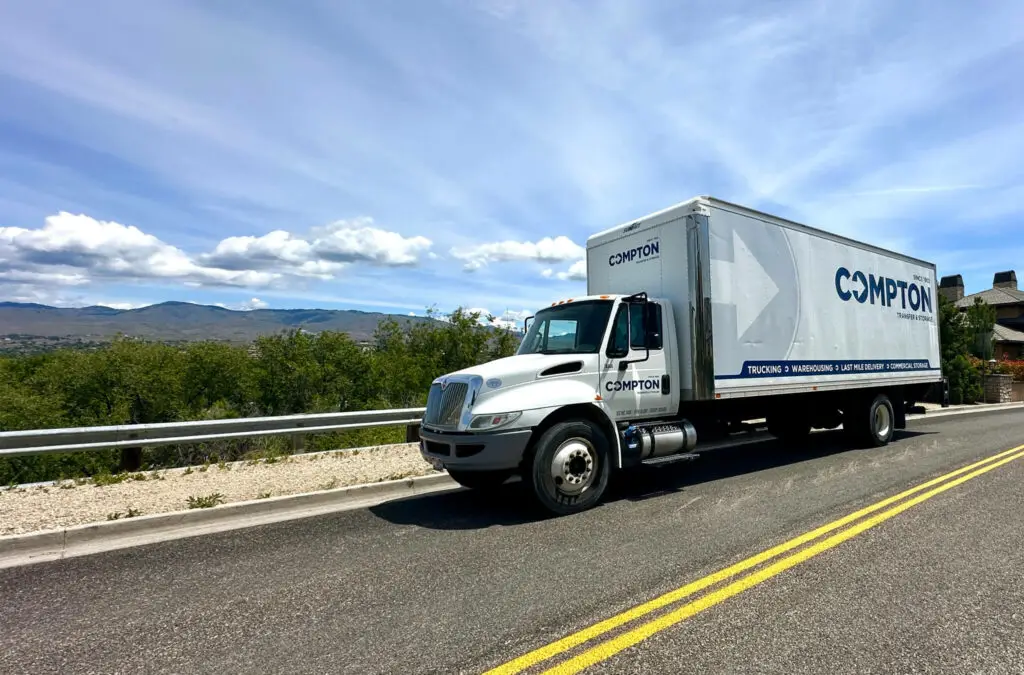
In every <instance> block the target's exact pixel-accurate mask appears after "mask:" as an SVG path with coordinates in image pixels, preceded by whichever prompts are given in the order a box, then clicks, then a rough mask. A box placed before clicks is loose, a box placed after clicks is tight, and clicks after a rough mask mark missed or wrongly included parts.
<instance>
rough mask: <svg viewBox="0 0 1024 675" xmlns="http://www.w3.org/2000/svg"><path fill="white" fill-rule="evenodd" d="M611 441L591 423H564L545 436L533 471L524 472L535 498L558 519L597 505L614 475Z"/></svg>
mask: <svg viewBox="0 0 1024 675" xmlns="http://www.w3.org/2000/svg"><path fill="white" fill-rule="evenodd" d="M610 457H611V453H610V452H609V443H608V438H607V437H606V436H605V433H604V431H603V430H602V429H601V427H600V426H598V425H597V424H595V423H594V422H591V421H590V420H586V419H581V420H571V421H567V422H560V423H558V424H556V425H554V426H553V427H551V428H550V429H548V430H547V431H545V432H544V433H543V435H541V437H540V439H539V440H538V441H537V444H536V446H535V447H534V452H533V458H532V461H531V463H530V467H529V469H528V470H527V471H524V472H523V474H524V475H523V478H524V479H526V480H527V482H528V483H529V484H530V487H531V488H532V489H533V493H534V496H535V497H536V498H537V501H538V502H539V503H540V505H541V506H542V507H543V508H545V509H546V510H548V511H550V512H552V513H556V514H558V515H568V514H571V513H578V512H580V511H585V510H586V509H589V508H590V507H592V506H594V505H595V504H597V502H598V501H599V500H600V499H601V496H602V495H603V494H604V491H605V488H607V487H608V477H609V474H610V473H611V462H610Z"/></svg>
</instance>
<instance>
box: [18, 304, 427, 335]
mask: <svg viewBox="0 0 1024 675" xmlns="http://www.w3.org/2000/svg"><path fill="white" fill-rule="evenodd" d="M389 317H393V318H395V319H397V320H399V321H401V322H404V321H427V320H428V319H425V318H423V317H409V316H395V315H388V314H380V313H376V312H359V311H355V310H327V309H257V310H251V311H236V310H230V309H224V308H223V307H215V306H211V305H197V304H192V303H188V302H164V303H161V304H159V305H150V306H149V307H140V308H138V309H112V308H110V307H80V308H67V307H49V306H47V305H38V304H34V303H17V302H0V337H3V336H5V335H23V336H33V337H50V338H59V339H64V338H77V339H94V340H103V339H107V338H111V337H114V336H116V335H117V334H119V333H120V334H123V335H127V336H132V337H141V338H148V339H155V340H162V341H167V342H176V341H188V340H227V341H231V342H250V341H252V340H253V339H255V338H256V337H257V336H259V335H267V334H274V333H280V332H282V331H286V330H294V329H298V328H301V329H305V330H308V331H310V332H320V331H325V330H329V331H339V332H344V333H348V334H349V335H350V336H351V337H352V338H353V339H354V340H356V341H365V340H369V339H370V338H371V337H372V335H373V332H374V330H375V329H376V328H377V324H378V323H380V321H382V320H383V319H386V318H389Z"/></svg>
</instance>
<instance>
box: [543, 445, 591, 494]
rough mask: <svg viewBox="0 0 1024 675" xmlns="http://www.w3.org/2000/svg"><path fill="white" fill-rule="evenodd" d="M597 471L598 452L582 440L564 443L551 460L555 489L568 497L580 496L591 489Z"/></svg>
mask: <svg viewBox="0 0 1024 675" xmlns="http://www.w3.org/2000/svg"><path fill="white" fill-rule="evenodd" d="M596 469H597V452H596V451H595V450H594V446H592V445H591V444H590V442H589V441H587V440H585V439H582V438H570V439H569V440H567V441H565V442H563V443H562V444H561V445H559V446H558V449H557V450H555V454H554V457H553V458H552V460H551V477H552V478H553V479H554V482H555V489H556V490H558V491H559V492H561V493H563V494H567V495H578V494H580V493H581V492H583V491H584V490H586V489H587V488H588V487H590V486H591V484H593V482H594V477H595V476H596V475H597V472H596Z"/></svg>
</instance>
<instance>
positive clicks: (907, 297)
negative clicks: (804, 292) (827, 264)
mask: <svg viewBox="0 0 1024 675" xmlns="http://www.w3.org/2000/svg"><path fill="white" fill-rule="evenodd" d="M915 281H922V282H924V281H926V280H925V279H917V278H916V277H915ZM915 281H903V280H902V279H891V278H887V277H883V276H877V277H876V276H875V275H874V274H867V275H865V274H864V273H863V272H861V271H860V270H857V271H856V272H853V273H851V272H850V270H848V269H846V268H845V267H840V268H839V269H837V270H836V294H838V295H839V299H840V300H842V301H843V302H850V301H851V300H856V301H857V302H859V303H860V304H862V305H863V304H865V303H867V302H869V301H870V303H871V304H872V305H875V304H878V305H881V306H882V307H897V308H900V309H903V310H907V309H909V310H911V311H914V312H928V313H929V314H930V313H932V312H933V311H934V310H933V309H932V291H931V288H928V287H927V286H925V285H923V284H918V283H915Z"/></svg>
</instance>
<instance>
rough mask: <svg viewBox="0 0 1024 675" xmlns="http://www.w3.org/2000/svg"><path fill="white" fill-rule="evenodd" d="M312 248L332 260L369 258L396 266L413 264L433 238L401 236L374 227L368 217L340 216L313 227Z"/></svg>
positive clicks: (375, 262)
mask: <svg viewBox="0 0 1024 675" xmlns="http://www.w3.org/2000/svg"><path fill="white" fill-rule="evenodd" d="M314 234H315V239H314V240H313V242H312V249H313V251H314V253H315V254H316V255H318V256H319V257H321V258H323V259H324V260H327V261H331V262H340V263H350V262H369V263H373V264H376V265H384V266H388V267H398V266H404V265H415V264H416V263H417V262H419V258H420V256H421V255H423V254H424V253H426V252H427V250H428V249H429V248H430V247H431V245H432V242H431V241H430V240H429V239H427V238H426V237H404V236H402V235H400V234H398V233H397V232H388V231H387V230H381V229H379V228H376V227H373V220H371V219H370V218H359V219H356V220H354V221H344V220H339V221H337V222H334V223H331V224H330V225H327V226H325V227H322V228H317V229H316V230H314Z"/></svg>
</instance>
